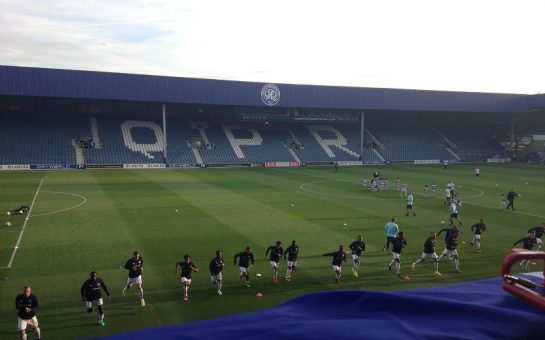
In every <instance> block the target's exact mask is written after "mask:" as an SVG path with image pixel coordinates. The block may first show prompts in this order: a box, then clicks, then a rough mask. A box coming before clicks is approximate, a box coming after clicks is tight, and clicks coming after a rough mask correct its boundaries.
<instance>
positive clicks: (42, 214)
mask: <svg viewBox="0 0 545 340" xmlns="http://www.w3.org/2000/svg"><path fill="white" fill-rule="evenodd" d="M44 192H50V193H52V194H60V195H70V196H75V197H79V198H81V199H83V201H81V202H80V203H78V204H76V205H73V206H71V207H68V208H64V209H60V210H54V211H48V212H45V213H41V214H36V215H34V216H32V217H38V216H47V215H53V214H56V213H60V212H65V211H68V210H72V209H76V208H79V207H81V206H82V205H84V204H85V203H87V197H85V196H83V195H78V194H73V193H71V192H61V191H47V190H46V191H44Z"/></svg>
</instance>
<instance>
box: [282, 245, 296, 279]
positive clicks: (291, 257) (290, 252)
mask: <svg viewBox="0 0 545 340" xmlns="http://www.w3.org/2000/svg"><path fill="white" fill-rule="evenodd" d="M286 255H287V256H288V266H287V267H288V268H287V269H286V281H291V274H292V273H293V272H294V271H295V267H297V256H299V246H298V245H297V244H295V240H293V241H291V245H290V246H289V247H288V248H286V252H285V253H284V260H285V259H286Z"/></svg>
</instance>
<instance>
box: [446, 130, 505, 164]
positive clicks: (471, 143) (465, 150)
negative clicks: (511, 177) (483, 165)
mask: <svg viewBox="0 0 545 340" xmlns="http://www.w3.org/2000/svg"><path fill="white" fill-rule="evenodd" d="M440 132H441V133H442V134H443V135H444V136H446V137H447V138H448V139H449V140H450V141H451V142H452V143H454V145H452V150H453V151H454V152H455V153H456V154H457V155H458V156H459V157H460V159H461V160H464V161H482V160H486V159H487V158H493V157H495V156H497V155H499V154H500V153H501V152H502V147H501V145H500V144H499V143H497V142H495V141H494V140H493V139H492V138H491V137H490V136H489V133H488V132H485V131H483V130H479V129H474V128H471V127H467V126H464V127H452V126H451V127H448V128H444V127H443V128H440Z"/></svg>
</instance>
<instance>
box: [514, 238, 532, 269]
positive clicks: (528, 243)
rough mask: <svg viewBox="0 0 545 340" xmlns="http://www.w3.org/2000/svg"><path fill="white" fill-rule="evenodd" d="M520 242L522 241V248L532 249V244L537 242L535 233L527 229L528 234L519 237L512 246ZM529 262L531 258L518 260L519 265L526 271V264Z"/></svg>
mask: <svg viewBox="0 0 545 340" xmlns="http://www.w3.org/2000/svg"><path fill="white" fill-rule="evenodd" d="M521 242H522V248H524V249H526V250H533V249H534V246H535V245H536V244H537V241H536V233H535V232H534V231H529V232H528V236H526V237H524V238H521V239H520V240H518V241H517V242H515V243H513V247H514V246H516V245H517V244H519V243H521ZM530 262H531V260H522V261H520V267H521V268H522V269H524V270H526V271H528V270H529V267H528V266H529V265H530Z"/></svg>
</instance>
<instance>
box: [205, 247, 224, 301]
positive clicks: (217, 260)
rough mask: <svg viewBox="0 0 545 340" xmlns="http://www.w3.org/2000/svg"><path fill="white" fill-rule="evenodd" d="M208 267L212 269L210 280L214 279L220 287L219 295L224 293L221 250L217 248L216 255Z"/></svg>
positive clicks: (215, 283)
mask: <svg viewBox="0 0 545 340" xmlns="http://www.w3.org/2000/svg"><path fill="white" fill-rule="evenodd" d="M208 268H209V269H210V280H212V284H213V285H215V286H216V287H217V288H218V295H223V293H222V292H221V285H222V282H223V279H222V275H221V272H222V270H223V255H222V253H221V250H216V257H214V258H213V259H212V260H210V264H209V265H208Z"/></svg>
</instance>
